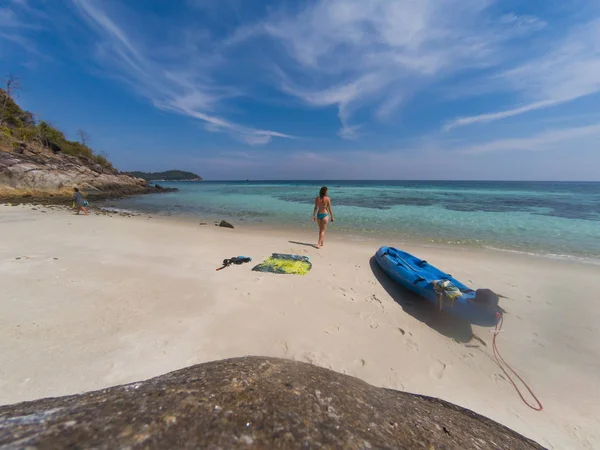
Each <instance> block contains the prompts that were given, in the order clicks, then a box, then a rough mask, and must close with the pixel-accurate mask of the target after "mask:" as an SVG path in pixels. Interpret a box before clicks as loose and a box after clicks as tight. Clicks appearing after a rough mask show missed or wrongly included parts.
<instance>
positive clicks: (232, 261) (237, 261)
mask: <svg viewBox="0 0 600 450" xmlns="http://www.w3.org/2000/svg"><path fill="white" fill-rule="evenodd" d="M250 261H252V258H250V257H249V256H234V257H233V258H228V259H224V260H223V266H222V267H219V268H218V269H217V272H218V271H219V270H223V269H224V268H225V267H229V266H230V265H232V264H235V265H236V266H239V265H241V264H244V263H247V262H250Z"/></svg>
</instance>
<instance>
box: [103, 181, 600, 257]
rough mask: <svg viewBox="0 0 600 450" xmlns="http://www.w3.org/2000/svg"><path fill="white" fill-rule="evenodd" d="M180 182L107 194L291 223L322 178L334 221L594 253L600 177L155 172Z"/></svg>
mask: <svg viewBox="0 0 600 450" xmlns="http://www.w3.org/2000/svg"><path fill="white" fill-rule="evenodd" d="M160 184H161V185H163V186H169V187H176V188H178V189H179V191H178V192H174V193H167V194H161V195H146V196H139V197H132V198H128V199H123V200H118V201H112V202H109V203H108V205H107V206H109V207H113V208H120V209H126V210H132V211H137V212H142V213H151V214H155V215H158V214H162V215H171V216H192V217H196V218H198V219H204V220H211V219H219V220H220V219H226V220H229V221H231V222H232V223H234V224H235V223H238V224H239V223H247V224H264V225H270V226H279V227H281V226H284V227H285V226H288V227H296V228H298V227H299V228H306V229H309V228H310V227H314V224H312V223H311V214H312V205H313V202H314V198H315V196H316V195H317V193H318V190H319V188H320V187H321V186H322V185H326V186H328V187H329V195H330V197H331V199H332V205H333V209H334V213H335V219H336V220H335V222H334V223H333V224H331V225H330V226H331V231H332V232H333V231H334V230H337V231H338V232H343V233H346V234H350V235H355V236H366V235H373V234H379V235H382V234H383V235H388V236H389V238H390V242H398V241H402V240H413V241H419V242H426V243H447V244H460V245H473V246H479V247H493V248H497V249H502V250H512V251H520V252H530V253H538V254H546V255H550V256H557V257H567V258H569V257H574V258H584V259H586V260H590V261H592V262H593V261H600V183H592V182H590V183H584V182H481V181H264V182H241V181H240V182H208V181H204V182H170V183H167V182H161V183H160Z"/></svg>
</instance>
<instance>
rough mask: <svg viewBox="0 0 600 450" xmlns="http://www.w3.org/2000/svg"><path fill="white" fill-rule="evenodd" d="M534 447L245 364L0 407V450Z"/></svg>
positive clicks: (274, 366) (434, 404)
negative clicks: (80, 449)
mask: <svg viewBox="0 0 600 450" xmlns="http://www.w3.org/2000/svg"><path fill="white" fill-rule="evenodd" d="M25 447H27V448H44V449H54V448H56V449H63V448H84V447H85V448H90V447H93V448H156V449H166V448H178V449H179V448H208V449H217V448H225V449H226V448H266V449H270V448H347V449H368V448H373V449H375V448H378V449H379V448H389V449H513V450H514V449H540V448H541V447H540V446H539V445H538V444H536V443H535V442H533V441H531V440H529V439H526V438H524V437H523V436H521V435H519V434H517V433H515V432H514V431H511V430H510V429H508V428H506V427H504V426H502V425H500V424H498V423H496V422H493V421H492V420H489V419H487V418H485V417H482V416H480V415H478V414H475V413H473V412H472V411H469V410H466V409H464V408H461V407H458V406H455V405H452V404H450V403H447V402H444V401H441V400H437V399H434V398H429V397H423V396H418V395H413V394H408V393H406V392H399V391H393V390H389V389H382V388H376V387H373V386H371V385H369V384H367V383H365V382H363V381H360V380H358V379H356V378H352V377H349V376H346V375H341V374H338V373H336V372H332V371H330V370H326V369H322V368H319V367H316V366H312V365H310V364H306V363H300V362H294V361H288V360H283V359H277V358H262V357H247V358H236V359H229V360H224V361H216V362H211V363H206V364H200V365H196V366H193V367H189V368H187V369H182V370H178V371H176V372H171V373H169V374H166V375H163V376H159V377H156V378H152V379H151V380H148V381H144V382H139V383H134V384H129V385H125V386H117V387H113V388H109V389H105V390H102V391H96V392H88V393H86V394H81V395H73V396H68V397H61V398H49V399H43V400H36V401H33V402H26V403H21V404H18V405H12V406H5V407H0V448H3V449H4V448H7V449H13V448H14V449H16V448H25Z"/></svg>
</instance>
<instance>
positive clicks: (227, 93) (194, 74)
mask: <svg viewBox="0 0 600 450" xmlns="http://www.w3.org/2000/svg"><path fill="white" fill-rule="evenodd" d="M72 1H73V3H74V4H75V5H76V6H77V7H78V9H79V12H80V13H81V15H82V17H84V18H85V20H86V21H87V23H88V24H89V25H90V26H91V28H92V29H94V30H95V31H96V33H97V34H98V36H99V37H100V41H99V44H98V46H97V49H96V53H95V54H96V56H97V57H98V61H99V62H100V63H101V64H102V65H104V66H105V67H106V68H107V69H109V70H114V69H116V70H117V76H120V77H123V79H125V80H126V81H127V82H128V83H129V84H130V86H132V87H133V88H134V89H135V90H136V91H138V92H139V93H140V94H142V95H144V96H146V97H147V98H149V99H150V100H151V101H152V102H153V104H154V105H155V106H157V107H159V108H161V109H164V110H168V111H173V112H176V113H179V114H183V115H186V116H189V117H193V118H195V119H198V120H201V121H203V122H204V123H205V124H206V129H207V130H209V131H220V132H228V133H231V134H232V135H234V136H235V137H236V138H237V139H240V140H241V141H243V142H246V143H248V144H250V145H259V144H266V143H268V142H270V141H271V139H272V138H273V137H277V138H293V137H292V136H291V135H288V134H285V133H280V132H276V131H270V130H261V129H255V128H251V127H247V126H244V125H240V124H237V123H235V122H232V121H230V120H227V119H225V118H223V117H220V116H219V115H217V114H215V113H214V112H215V111H216V109H217V108H218V107H219V105H220V103H221V102H223V101H224V100H225V99H227V98H229V97H231V96H232V92H233V91H234V90H230V89H227V87H223V86H220V85H219V84H217V83H214V82H213V81H212V80H211V77H210V74H209V73H207V71H206V69H204V70H203V69H202V67H199V66H198V65H195V64H193V61H194V60H195V55H186V56H185V59H184V60H183V61H181V60H179V61H165V60H163V61H161V60H156V59H155V58H153V55H155V54H156V52H155V51H153V49H150V48H147V47H145V46H144V43H143V42H142V43H140V42H138V41H136V40H134V39H133V38H132V37H131V36H129V35H128V34H127V33H126V32H125V31H124V29H123V28H122V27H120V26H119V25H118V24H117V23H116V21H115V20H114V19H113V18H112V17H110V15H109V14H108V13H107V12H106V11H105V10H103V9H102V8H101V7H100V4H99V3H98V2H93V1H91V0H72ZM190 60H191V61H192V62H190Z"/></svg>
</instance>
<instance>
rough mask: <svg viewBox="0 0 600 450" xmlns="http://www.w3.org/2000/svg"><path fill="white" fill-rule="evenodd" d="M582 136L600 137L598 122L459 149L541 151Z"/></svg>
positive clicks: (463, 151)
mask: <svg viewBox="0 0 600 450" xmlns="http://www.w3.org/2000/svg"><path fill="white" fill-rule="evenodd" d="M582 138H595V139H597V138H600V124H594V125H587V126H582V127H570V128H562V129H558V130H556V129H551V130H546V131H543V132H540V133H536V134H535V135H533V136H529V137H524V138H518V139H498V140H493V141H488V142H485V143H482V144H478V145H471V146H469V147H466V148H462V149H460V150H459V153H464V154H483V153H492V152H506V151H542V150H550V149H553V148H556V146H557V145H576V144H577V142H578V141H579V140H580V139H582Z"/></svg>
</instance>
